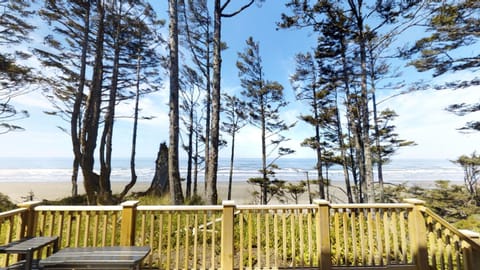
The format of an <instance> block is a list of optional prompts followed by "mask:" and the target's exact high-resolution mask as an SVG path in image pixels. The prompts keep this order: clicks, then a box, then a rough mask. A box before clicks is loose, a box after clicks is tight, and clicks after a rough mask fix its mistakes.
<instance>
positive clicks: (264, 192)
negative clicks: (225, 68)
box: [260, 86, 270, 204]
mask: <svg viewBox="0 0 480 270" xmlns="http://www.w3.org/2000/svg"><path fill="white" fill-rule="evenodd" d="M262 87H263V86H262ZM260 98H261V104H262V105H261V107H260V118H261V121H262V124H261V129H262V132H261V133H262V175H263V180H262V185H261V187H262V193H261V194H262V196H261V202H262V204H267V203H268V198H267V195H268V185H269V182H270V181H269V178H268V174H267V142H266V129H267V127H266V123H265V118H266V117H265V109H264V102H263V96H261V97H260Z"/></svg>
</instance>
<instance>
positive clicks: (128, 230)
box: [120, 201, 138, 246]
mask: <svg viewBox="0 0 480 270" xmlns="http://www.w3.org/2000/svg"><path fill="white" fill-rule="evenodd" d="M137 205H138V201H126V202H123V203H122V204H121V206H122V207H123V209H122V223H121V233H120V245H122V246H133V245H135V229H136V228H135V225H136V220H137Z"/></svg>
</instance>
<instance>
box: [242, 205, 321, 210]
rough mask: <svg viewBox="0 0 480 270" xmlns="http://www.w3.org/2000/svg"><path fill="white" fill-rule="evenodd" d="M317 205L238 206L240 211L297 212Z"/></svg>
mask: <svg viewBox="0 0 480 270" xmlns="http://www.w3.org/2000/svg"><path fill="white" fill-rule="evenodd" d="M317 207H318V206H317V205H315V204H294V205H288V204H277V205H273V204H272V205H246V204H245V205H237V206H236V207H235V208H236V209H238V210H295V209H315V208H317Z"/></svg>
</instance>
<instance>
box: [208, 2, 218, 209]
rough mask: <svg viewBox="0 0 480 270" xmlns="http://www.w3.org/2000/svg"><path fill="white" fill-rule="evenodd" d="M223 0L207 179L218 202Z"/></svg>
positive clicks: (215, 38)
mask: <svg viewBox="0 0 480 270" xmlns="http://www.w3.org/2000/svg"><path fill="white" fill-rule="evenodd" d="M220 2H221V1H220V0H215V7H214V24H213V87H212V119H211V120H212V121H211V123H210V124H211V125H210V127H211V128H210V146H209V154H208V164H207V170H208V175H207V179H205V181H206V186H207V192H206V196H207V202H208V203H209V204H212V205H214V204H217V200H218V194H217V171H218V145H219V139H220V79H221V67H222V55H221V46H222V44H221V42H222V40H221V16H222V14H221V12H222V10H221V3H220Z"/></svg>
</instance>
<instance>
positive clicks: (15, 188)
mask: <svg viewBox="0 0 480 270" xmlns="http://www.w3.org/2000/svg"><path fill="white" fill-rule="evenodd" d="M111 184H112V191H113V193H116V194H118V193H120V192H121V191H122V190H123V188H124V187H125V186H126V184H127V183H126V182H112V183H111ZM397 184H399V183H397ZM413 184H420V186H422V187H423V188H432V187H434V186H435V183H434V182H428V181H424V182H417V183H409V185H413ZM452 184H462V183H456V182H453V183H452ZM149 186H150V182H137V183H136V184H135V185H134V187H133V188H132V189H131V190H130V192H142V191H146V190H147V189H148V187H149ZM344 187H345V185H344V184H343V183H341V182H337V181H334V182H332V186H331V187H330V189H329V190H328V192H329V194H328V195H329V198H330V202H332V203H344V202H346V201H347V198H346V196H345V191H344V190H345V188H344ZM71 188H72V186H71V184H70V182H67V181H65V182H62V181H55V182H27V183H19V182H0V193H2V194H4V195H7V196H8V197H9V198H10V200H11V201H12V202H14V203H21V202H24V201H27V200H28V199H29V196H30V195H31V194H32V195H33V200H58V199H62V198H66V197H69V196H70V194H71ZM198 190H199V194H200V195H201V196H202V195H203V194H204V192H203V191H204V183H203V182H199V183H198ZM311 190H312V192H317V191H318V187H317V186H316V185H313V184H312V185H311ZM183 191H184V193H185V186H184V187H183ZM217 191H218V200H219V201H222V200H227V193H228V182H226V181H219V182H218V183H217ZM255 191H257V192H259V191H260V190H259V187H258V186H254V185H252V184H248V183H247V182H238V181H234V182H233V184H232V200H233V201H234V202H235V203H236V204H258V203H259V202H258V200H256V199H255V197H254V195H253V192H255ZM78 192H79V194H84V193H85V191H84V188H83V184H82V183H79V185H78ZM313 199H315V197H313ZM279 203H289V204H295V200H294V199H293V198H292V197H291V196H290V194H285V196H284V202H280V201H278V200H276V199H272V200H271V201H270V202H269V204H279ZM298 203H309V198H308V195H307V193H306V192H305V193H304V194H302V195H301V196H300V197H299V199H298Z"/></svg>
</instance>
